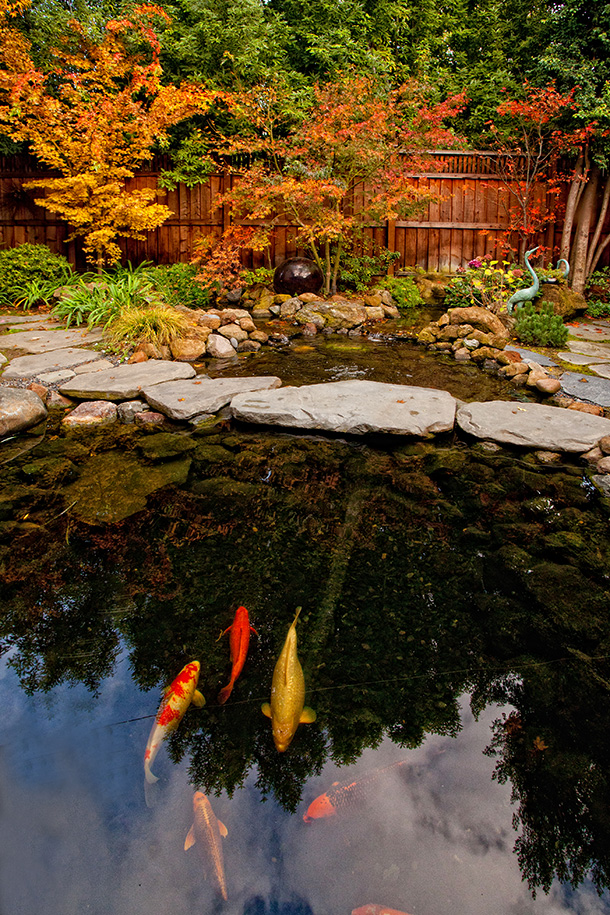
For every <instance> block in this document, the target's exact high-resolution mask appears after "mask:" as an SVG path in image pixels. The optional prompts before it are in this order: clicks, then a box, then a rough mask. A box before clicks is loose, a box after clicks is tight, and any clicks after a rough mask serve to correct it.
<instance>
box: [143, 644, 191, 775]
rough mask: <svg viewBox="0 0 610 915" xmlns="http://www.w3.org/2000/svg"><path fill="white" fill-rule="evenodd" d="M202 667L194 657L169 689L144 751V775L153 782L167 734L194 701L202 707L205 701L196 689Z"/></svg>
mask: <svg viewBox="0 0 610 915" xmlns="http://www.w3.org/2000/svg"><path fill="white" fill-rule="evenodd" d="M199 669H200V664H199V661H191V662H190V664H187V665H186V666H185V667H183V668H182V670H181V671H180V673H179V674H178V676H177V677H176V679H175V680H174V681H173V682H172V683H171V684H170V685H169V686H168V687H167V689H166V690H165V694H164V696H163V699H162V700H161V705H160V706H159V711H158V712H157V714H156V716H155V723H154V724H153V726H152V729H151V732H150V736H149V738H148V743H147V744H146V752H145V753H144V776H145V778H146V781H147V782H148V784H149V785H152V784H154V783H155V782H156V781H158V778H157V776H156V775H153V773H152V772H151V770H150V767H151V766H152V764H153V760H154V758H155V756H156V755H157V753H158V752H159V747H160V746H161V744H162V743H163V741H164V740H165V738H166V737H167V735H168V734H171V732H172V731H175V730H176V728H177V727H178V725H179V724H180V722H181V721H182V718H183V717H184V713H185V712H186V710H187V708H188V707H189V705H190V704H191V702H192V703H193V705H196V706H197V707H198V708H202V707H203V706H204V705H205V699H204V698H203V696H202V695H201V693H200V692H199V690H198V689H196V687H197V683H198V681H199Z"/></svg>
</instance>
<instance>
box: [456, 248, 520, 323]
mask: <svg viewBox="0 0 610 915" xmlns="http://www.w3.org/2000/svg"><path fill="white" fill-rule="evenodd" d="M529 285H530V282H529V275H527V276H526V275H525V274H524V271H523V270H522V269H521V268H520V267H517V266H515V265H512V264H510V263H509V261H496V260H492V259H491V256H490V255H488V254H486V255H485V256H484V257H475V258H474V260H471V261H469V263H468V265H467V267H466V268H464V269H463V270H462V272H461V273H460V275H459V276H456V277H454V278H453V279H452V280H451V282H450V283H449V285H448V286H447V289H446V293H445V300H444V303H445V307H446V308H467V307H468V306H470V305H479V306H482V307H483V308H489V309H491V310H493V311H499V310H500V309H501V308H502V307H503V306H504V305H506V302H507V301H508V300H509V298H510V297H511V295H512V294H513V292H515V291H516V290H517V289H521V288H523V287H525V286H529Z"/></svg>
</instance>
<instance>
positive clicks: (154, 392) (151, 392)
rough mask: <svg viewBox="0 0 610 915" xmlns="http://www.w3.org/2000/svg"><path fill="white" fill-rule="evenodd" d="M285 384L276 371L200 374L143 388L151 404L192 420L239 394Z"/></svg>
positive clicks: (171, 413)
mask: <svg viewBox="0 0 610 915" xmlns="http://www.w3.org/2000/svg"><path fill="white" fill-rule="evenodd" d="M281 384H282V381H281V379H280V378H277V377H275V375H268V376H258V377H253V378H207V377H206V376H203V375H199V376H198V377H197V378H190V379H187V380H185V381H167V382H165V383H164V384H156V385H154V387H152V388H143V389H142V394H143V395H144V397H145V398H146V400H147V401H148V403H149V404H150V406H151V407H154V408H155V409H156V410H160V411H161V412H162V413H165V415H166V416H169V418H170V419H175V420H188V419H192V418H193V417H194V416H198V415H199V414H201V413H207V414H214V413H218V411H219V410H221V409H222V408H223V407H224V406H226V405H227V404H228V403H230V401H231V398H232V397H235V395H236V394H241V393H245V392H248V391H264V390H270V389H272V388H279V387H280V386H281Z"/></svg>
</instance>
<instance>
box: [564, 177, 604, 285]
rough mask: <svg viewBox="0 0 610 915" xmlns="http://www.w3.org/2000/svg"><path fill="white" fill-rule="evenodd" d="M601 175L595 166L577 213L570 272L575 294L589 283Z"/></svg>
mask: <svg viewBox="0 0 610 915" xmlns="http://www.w3.org/2000/svg"><path fill="white" fill-rule="evenodd" d="M600 175H601V172H600V170H599V168H598V167H597V166H593V168H592V169H591V171H590V173H589V178H588V180H587V185H586V187H585V190H584V192H583V195H582V197H581V200H580V204H579V207H578V211H577V213H576V235H575V237H574V242H573V244H572V251H571V254H570V271H571V273H572V289H573V290H574V292H579V293H581V294H582V293H583V292H584V290H585V283H586V282H587V261H588V254H589V233H590V230H591V222H592V219H593V214H594V212H595V206H596V203H597V191H598V188H599V179H600Z"/></svg>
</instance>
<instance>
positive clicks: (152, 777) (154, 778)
mask: <svg viewBox="0 0 610 915" xmlns="http://www.w3.org/2000/svg"><path fill="white" fill-rule="evenodd" d="M144 778H145V779H146V782H147V783H148V784H149V785H154V783H155V782H158V781H159V779H158V777H157V776H156V775H153V773H152V772H151V771H150V767H149V766H144Z"/></svg>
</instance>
